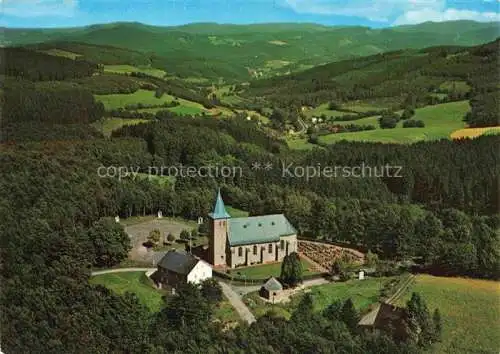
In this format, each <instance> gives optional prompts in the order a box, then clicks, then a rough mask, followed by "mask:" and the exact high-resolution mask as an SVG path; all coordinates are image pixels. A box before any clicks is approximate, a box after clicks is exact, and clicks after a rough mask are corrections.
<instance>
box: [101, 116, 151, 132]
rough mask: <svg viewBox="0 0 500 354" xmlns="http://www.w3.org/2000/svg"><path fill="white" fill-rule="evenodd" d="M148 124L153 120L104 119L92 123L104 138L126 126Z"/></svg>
mask: <svg viewBox="0 0 500 354" xmlns="http://www.w3.org/2000/svg"><path fill="white" fill-rule="evenodd" d="M147 122H151V120H147V119H129V118H102V119H101V120H99V121H97V122H94V123H92V126H93V127H94V128H96V129H97V130H98V131H100V132H102V134H103V135H104V136H110V135H111V132H112V131H113V130H117V129H120V128H121V127H123V126H125V125H135V124H140V123H147Z"/></svg>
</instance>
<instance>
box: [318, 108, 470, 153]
mask: <svg viewBox="0 0 500 354" xmlns="http://www.w3.org/2000/svg"><path fill="white" fill-rule="evenodd" d="M469 109H470V106H469V102H468V101H458V102H450V103H443V104H438V105H434V106H427V107H423V108H419V109H417V110H416V111H415V116H413V117H412V119H416V120H422V121H423V122H424V123H425V128H403V127H402V124H403V122H402V121H400V122H399V123H398V126H397V127H396V128H394V129H380V128H377V129H375V130H368V131H362V132H354V133H339V134H329V135H325V136H321V137H320V138H319V141H320V142H321V143H325V144H332V143H335V142H338V141H341V140H350V141H370V142H382V143H412V142H417V141H421V140H436V139H448V138H449V137H450V134H451V133H452V132H454V131H455V130H458V129H463V128H465V123H464V122H463V118H464V116H465V113H466V112H468V111H469ZM369 118H370V119H373V117H369ZM365 119H368V118H365ZM356 122H359V121H356ZM356 124H358V123H356ZM377 126H378V124H377Z"/></svg>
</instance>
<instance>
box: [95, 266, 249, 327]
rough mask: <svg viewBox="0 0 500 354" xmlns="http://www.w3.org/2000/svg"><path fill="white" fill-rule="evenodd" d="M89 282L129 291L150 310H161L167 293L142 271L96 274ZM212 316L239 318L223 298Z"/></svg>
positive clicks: (225, 318)
mask: <svg viewBox="0 0 500 354" xmlns="http://www.w3.org/2000/svg"><path fill="white" fill-rule="evenodd" d="M90 283H91V284H100V285H104V286H105V287H107V288H108V289H110V290H112V291H114V292H116V293H118V294H124V293H125V292H131V293H133V294H135V295H136V296H137V298H138V299H139V301H140V302H141V303H142V304H144V305H146V306H147V307H148V308H149V309H150V310H151V311H152V312H157V311H160V310H161V308H162V307H163V306H164V301H163V299H162V296H164V295H167V292H166V291H162V290H159V289H156V288H154V287H153V284H152V282H151V280H150V279H148V278H147V277H146V274H145V273H144V272H125V273H108V274H101V275H96V276H94V277H92V278H90ZM214 318H216V319H219V320H221V321H222V322H223V323H226V322H237V321H239V320H240V317H239V315H238V313H237V312H236V310H235V309H234V308H233V307H232V305H231V304H230V303H229V301H227V300H226V299H224V300H223V301H222V302H221V303H220V304H219V306H218V307H217V308H216V309H215V311H214Z"/></svg>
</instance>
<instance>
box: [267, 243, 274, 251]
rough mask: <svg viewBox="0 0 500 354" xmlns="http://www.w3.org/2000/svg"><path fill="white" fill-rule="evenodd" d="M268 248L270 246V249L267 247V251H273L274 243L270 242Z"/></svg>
mask: <svg viewBox="0 0 500 354" xmlns="http://www.w3.org/2000/svg"><path fill="white" fill-rule="evenodd" d="M267 248H268V249H267V251H268V252H269V253H273V244H272V243H270V244H269V246H268V247H267Z"/></svg>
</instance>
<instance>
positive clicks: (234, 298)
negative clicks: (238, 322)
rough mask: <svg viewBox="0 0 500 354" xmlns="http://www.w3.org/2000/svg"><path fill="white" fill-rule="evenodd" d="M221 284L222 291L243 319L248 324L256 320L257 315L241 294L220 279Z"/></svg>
mask: <svg viewBox="0 0 500 354" xmlns="http://www.w3.org/2000/svg"><path fill="white" fill-rule="evenodd" d="M219 284H220V286H221V287H222V292H223V293H224V295H225V296H226V298H227V299H228V300H229V302H230V303H231V305H233V307H234V309H235V310H236V312H238V314H239V315H240V317H241V319H242V320H244V321H246V322H247V323H248V324H251V323H253V322H255V316H254V315H253V313H252V312H250V310H249V309H248V307H247V305H245V303H244V302H243V301H242V300H241V297H240V295H238V293H236V292H235V291H234V290H233V289H232V288H231V286H230V285H229V284H227V283H224V282H222V281H219Z"/></svg>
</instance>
